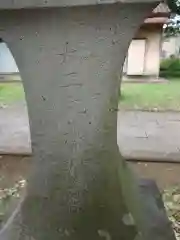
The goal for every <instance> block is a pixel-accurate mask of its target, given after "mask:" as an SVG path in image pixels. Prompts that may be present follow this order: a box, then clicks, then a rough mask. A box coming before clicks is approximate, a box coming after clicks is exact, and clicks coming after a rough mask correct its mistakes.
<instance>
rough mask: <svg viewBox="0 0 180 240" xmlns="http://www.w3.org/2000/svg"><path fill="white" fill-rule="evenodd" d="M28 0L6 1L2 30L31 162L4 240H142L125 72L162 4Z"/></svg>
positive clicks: (0, 235) (1, 15) (2, 5)
mask: <svg viewBox="0 0 180 240" xmlns="http://www.w3.org/2000/svg"><path fill="white" fill-rule="evenodd" d="M24 2H25V1H20V0H17V1H15V2H14V3H12V1H6V2H5V3H0V9H1V11H0V36H1V37H2V39H3V40H4V41H5V42H6V43H7V44H8V46H9V48H10V49H11V51H12V53H13V55H14V57H15V60H16V62H17V65H18V67H19V70H20V73H21V76H22V79H23V83H24V88H25V93H26V99H27V104H28V111H29V121H30V129H31V138H32V149H33V159H34V160H33V161H34V165H33V170H32V176H31V178H30V179H29V184H28V187H27V195H26V197H25V199H24V200H23V201H22V203H21V204H20V206H19V208H18V209H17V210H16V212H15V213H14V215H13V216H12V218H11V219H10V220H9V221H8V223H7V224H6V226H5V228H4V229H3V230H2V231H1V233H0V239H1V240H26V239H28V240H29V239H31V240H50V239H51V240H64V239H69V240H85V239H86V240H98V239H103V238H104V239H105V240H120V239H122V240H131V239H132V240H133V239H135V237H136V236H137V232H138V231H141V234H142V236H144V238H143V239H145V232H146V231H145V228H146V227H145V226H144V224H143V214H142V213H141V209H140V207H141V203H140V199H139V197H138V194H137V186H136V185H135V184H134V179H133V178H132V176H131V174H130V173H129V170H128V168H127V166H126V163H125V162H124V160H123V159H122V158H121V156H120V154H119V150H118V147H117V140H116V125H117V124H116V121H117V107H118V93H119V85H120V79H119V77H118V76H119V73H120V72H121V69H122V66H123V62H124V59H125V55H126V52H127V50H128V46H129V43H130V41H131V39H132V37H133V36H134V34H135V32H136V31H137V29H138V27H139V25H140V24H141V23H142V21H143V19H144V18H145V17H146V16H147V15H148V14H149V13H150V12H151V10H152V9H153V7H155V2H154V3H152V2H150V1H141V2H140V3H137V1H132V3H125V2H126V1H124V3H121V2H120V1H99V3H101V5H98V4H97V5H95V3H97V1H92V2H91V1H88V0H87V1H82V0H81V1H80V0H79V1H77V3H76V4H75V2H76V1H74V3H71V1H55V0H54V1H40V0H39V1H37V3H36V1H26V3H24ZM114 2H118V3H114ZM129 2H130V1H129ZM103 3H106V4H103ZM90 4H92V5H91V6H90ZM72 5H78V6H75V7H73V6H72ZM79 5H84V6H79ZM64 6H66V7H64ZM44 7H45V8H44ZM10 8H11V9H10ZM12 9H14V10H12ZM137 59H138V56H137ZM133 200H134V201H133Z"/></svg>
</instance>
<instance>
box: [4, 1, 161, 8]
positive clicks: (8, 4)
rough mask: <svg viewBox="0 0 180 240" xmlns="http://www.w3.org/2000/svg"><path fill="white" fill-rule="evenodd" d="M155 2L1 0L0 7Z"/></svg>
mask: <svg viewBox="0 0 180 240" xmlns="http://www.w3.org/2000/svg"><path fill="white" fill-rule="evenodd" d="M152 2H154V3H156V2H158V1H157V0H1V1H0V8H1V9H21V8H39V7H40V8H42V7H65V6H85V5H97V4H114V3H152Z"/></svg>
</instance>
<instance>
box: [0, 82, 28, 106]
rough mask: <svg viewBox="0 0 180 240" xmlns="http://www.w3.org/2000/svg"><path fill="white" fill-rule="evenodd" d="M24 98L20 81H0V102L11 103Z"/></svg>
mask: <svg viewBox="0 0 180 240" xmlns="http://www.w3.org/2000/svg"><path fill="white" fill-rule="evenodd" d="M24 98H25V96H24V89H23V85H22V84H21V83H0V104H12V103H15V102H18V101H21V100H23V99H24Z"/></svg>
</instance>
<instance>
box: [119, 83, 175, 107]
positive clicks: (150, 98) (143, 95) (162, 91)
mask: <svg viewBox="0 0 180 240" xmlns="http://www.w3.org/2000/svg"><path fill="white" fill-rule="evenodd" d="M121 87H122V88H121V98H120V109H123V110H147V111H168V110H172V111H180V79H179V80H170V81H169V82H168V83H123V84H122V86H121Z"/></svg>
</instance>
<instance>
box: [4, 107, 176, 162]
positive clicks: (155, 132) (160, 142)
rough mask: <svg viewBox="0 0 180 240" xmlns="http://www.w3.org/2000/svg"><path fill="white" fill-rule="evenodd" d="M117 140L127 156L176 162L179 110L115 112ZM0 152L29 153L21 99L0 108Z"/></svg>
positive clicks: (27, 129) (25, 114) (27, 131)
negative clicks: (16, 103) (11, 104)
mask: <svg viewBox="0 0 180 240" xmlns="http://www.w3.org/2000/svg"><path fill="white" fill-rule="evenodd" d="M117 124H118V126H117V140H118V145H119V148H120V151H121V153H122V155H123V156H124V157H125V158H126V159H129V160H147V161H172V162H180V113H173V112H168V113H156V112H139V111H127V112H122V111H121V112H119V113H118V123H117ZM0 154H25V155H29V154H31V139H30V131H29V123H28V114H27V108H26V105H25V103H23V104H18V105H15V106H11V107H6V108H0Z"/></svg>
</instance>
